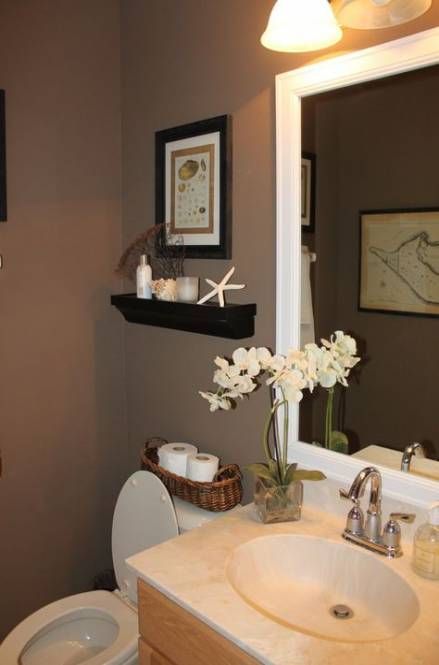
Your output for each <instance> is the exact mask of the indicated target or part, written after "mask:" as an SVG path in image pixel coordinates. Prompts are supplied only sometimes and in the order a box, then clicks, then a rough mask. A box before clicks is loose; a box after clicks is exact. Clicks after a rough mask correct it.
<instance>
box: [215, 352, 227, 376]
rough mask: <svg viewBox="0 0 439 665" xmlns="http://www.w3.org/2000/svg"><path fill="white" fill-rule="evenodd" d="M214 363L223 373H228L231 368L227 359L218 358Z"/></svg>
mask: <svg viewBox="0 0 439 665" xmlns="http://www.w3.org/2000/svg"><path fill="white" fill-rule="evenodd" d="M213 362H214V363H215V365H216V366H217V367H219V368H220V369H221V370H222V371H223V372H227V371H228V369H229V367H230V363H229V361H228V360H226V359H225V358H221V357H220V356H217V357H216V358H215V360H214V361H213Z"/></svg>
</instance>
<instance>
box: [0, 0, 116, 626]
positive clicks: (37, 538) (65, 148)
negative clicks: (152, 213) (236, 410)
mask: <svg viewBox="0 0 439 665" xmlns="http://www.w3.org/2000/svg"><path fill="white" fill-rule="evenodd" d="M119 42H120V40H119V3H118V2H117V1H116V0H93V2H90V0H76V1H75V2H70V1H68V0H56V1H49V0H38V1H37V2H23V1H22V0H18V1H17V0H9V1H8V0H2V2H1V3H0V88H5V89H6V102H7V161H8V169H7V170H8V195H9V200H8V204H9V206H8V208H9V215H8V222H7V223H5V224H0V251H1V253H2V254H3V256H4V269H3V270H2V271H0V303H1V314H0V316H1V325H0V368H1V369H0V376H1V382H0V438H1V442H0V447H1V449H2V454H3V477H2V478H1V479H0V588H1V602H0V638H1V637H2V636H3V635H4V634H5V633H6V632H7V631H8V630H9V629H10V628H12V626H13V625H14V624H15V623H17V622H18V621H19V620H21V619H22V618H23V617H24V616H26V615H27V614H29V612H31V611H33V610H35V609H37V608H39V607H41V606H42V605H44V604H46V603H48V602H50V601H52V600H54V599H56V598H59V597H61V596H63V595H67V594H71V593H73V592H78V591H82V590H84V589H87V588H89V585H90V582H91V580H92V577H93V576H94V574H95V573H96V572H97V571H99V570H102V568H103V567H105V566H107V565H109V564H110V561H111V553H110V526H111V517H112V510H113V505H114V500H115V497H116V495H117V491H118V489H119V487H120V484H121V482H122V479H123V478H124V477H125V476H126V472H127V471H128V464H127V456H126V426H125V414H124V409H125V401H124V400H125V397H124V396H125V386H124V360H123V343H122V336H123V324H122V322H121V321H120V319H119V317H118V315H117V313H116V312H112V311H111V308H110V307H109V305H108V300H109V294H110V292H111V291H112V290H113V289H115V288H116V287H117V286H118V282H117V281H116V282H115V280H114V278H113V273H112V269H113V266H114V265H115V263H116V261H117V258H118V255H119V254H120V249H121V215H120V196H121V194H120V190H121V177H120V163H121V147H120V83H119V77H120V43H119Z"/></svg>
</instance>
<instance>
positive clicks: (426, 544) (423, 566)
mask: <svg viewBox="0 0 439 665" xmlns="http://www.w3.org/2000/svg"><path fill="white" fill-rule="evenodd" d="M413 569H414V570H415V572H416V573H418V575H421V576H422V577H427V578H428V579H430V580H439V502H436V503H433V505H432V506H431V507H430V510H429V512H428V522H426V523H425V524H422V525H421V526H420V527H419V528H418V530H417V531H416V534H415V540H414V542H413Z"/></svg>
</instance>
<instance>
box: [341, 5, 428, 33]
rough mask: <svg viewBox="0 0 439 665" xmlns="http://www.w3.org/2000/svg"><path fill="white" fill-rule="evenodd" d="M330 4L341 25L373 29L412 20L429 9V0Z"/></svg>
mask: <svg viewBox="0 0 439 665" xmlns="http://www.w3.org/2000/svg"><path fill="white" fill-rule="evenodd" d="M332 6H333V9H334V13H335V15H336V17H337V19H338V21H339V23H340V24H341V25H343V26H346V27H348V28H357V29H358V30H373V29H374V28H391V27H392V26H394V25H399V24H400V23H407V21H412V20H413V19H414V18H417V17H418V16H421V14H424V12H426V11H427V9H430V7H431V0H334V2H333V3H332Z"/></svg>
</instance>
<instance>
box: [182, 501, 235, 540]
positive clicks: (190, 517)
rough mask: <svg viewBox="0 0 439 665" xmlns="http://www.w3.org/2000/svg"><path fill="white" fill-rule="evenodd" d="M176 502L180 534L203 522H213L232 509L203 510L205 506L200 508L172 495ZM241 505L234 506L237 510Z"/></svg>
mask: <svg viewBox="0 0 439 665" xmlns="http://www.w3.org/2000/svg"><path fill="white" fill-rule="evenodd" d="M172 500H173V502H174V508H175V514H176V516H177V522H178V530H179V532H180V534H183V533H186V531H191V530H192V529H196V528H197V527H199V526H203V524H207V523H208V522H212V520H215V519H218V518H219V517H221V516H224V515H228V514H229V513H230V512H231V511H230V510H227V511H225V512H220V513H212V512H211V511H210V510H203V508H198V506H194V504H193V503H189V502H188V501H182V500H181V499H179V498H178V497H176V496H173V497H172ZM239 507H240V506H236V507H235V508H232V510H236V509H237V508H239Z"/></svg>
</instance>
